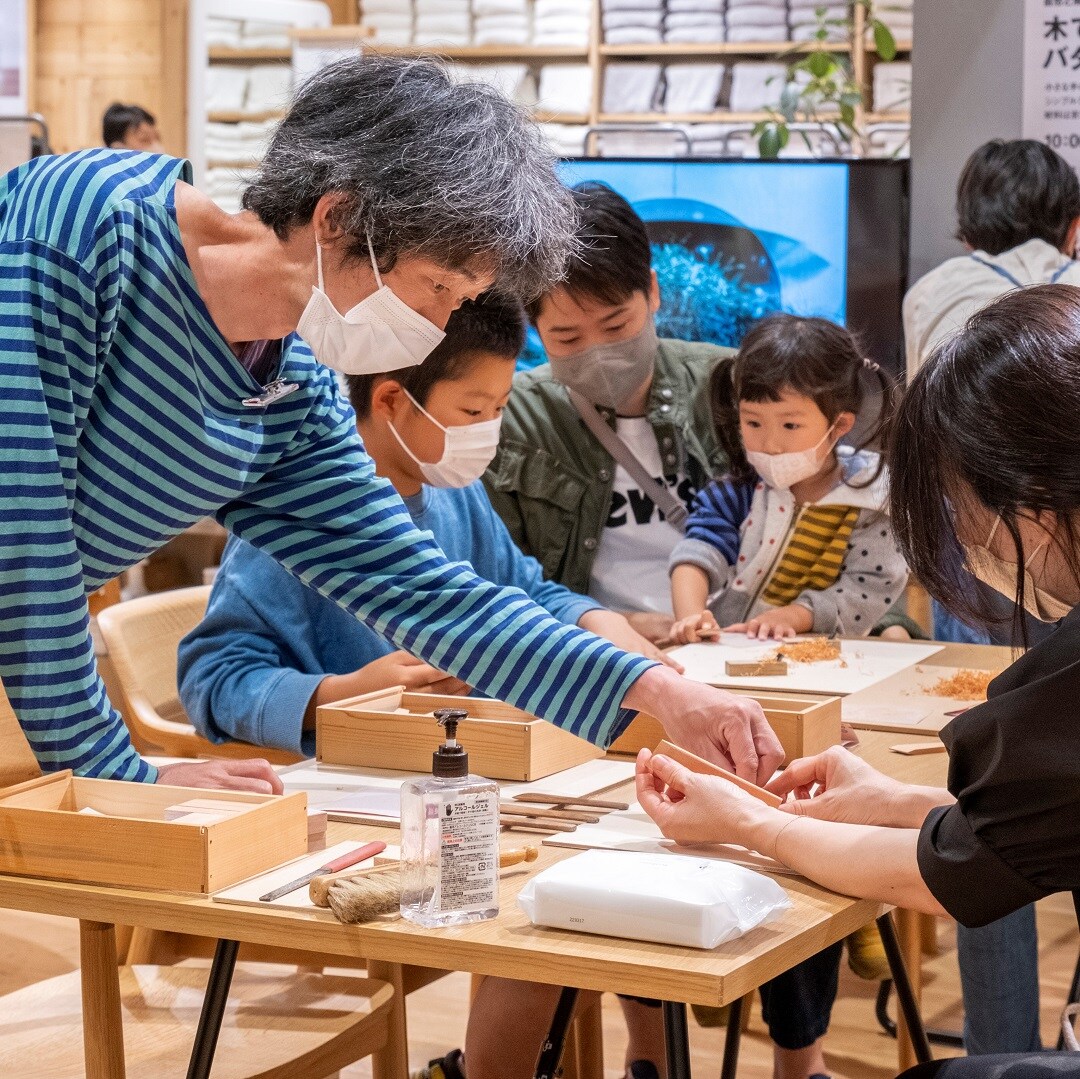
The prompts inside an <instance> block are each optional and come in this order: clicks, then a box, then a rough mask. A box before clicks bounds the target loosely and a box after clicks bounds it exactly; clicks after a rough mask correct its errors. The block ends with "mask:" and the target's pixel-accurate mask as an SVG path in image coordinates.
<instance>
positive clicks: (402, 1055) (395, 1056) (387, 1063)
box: [367, 959, 409, 1079]
mask: <svg viewBox="0 0 1080 1079" xmlns="http://www.w3.org/2000/svg"><path fill="white" fill-rule="evenodd" d="M367 971H368V977H371V978H376V979H377V980H379V981H381V982H389V983H390V985H392V986H393V987H394V999H393V1000H392V1001H391V1002H390V1037H389V1038H387V1040H386V1045H384V1046H383V1047H382V1048H381V1049H380V1050H378V1052H376V1053H374V1054H373V1055H372V1058H371V1073H372V1076H373V1079H408V1076H409V1031H408V1024H407V1023H406V1020H405V985H404V979H403V978H402V974H401V965H400V964H399V963H383V962H378V961H376V960H373V959H369V960H368V965H367Z"/></svg>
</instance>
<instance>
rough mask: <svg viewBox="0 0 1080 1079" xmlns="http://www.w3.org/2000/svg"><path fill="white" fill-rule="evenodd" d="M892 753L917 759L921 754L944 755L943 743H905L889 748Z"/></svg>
mask: <svg viewBox="0 0 1080 1079" xmlns="http://www.w3.org/2000/svg"><path fill="white" fill-rule="evenodd" d="M889 749H891V750H892V751H893V752H894V753H903V754H904V756H905V757H918V756H921V755H922V754H923V753H944V752H945V743H944V742H905V743H903V744H901V745H898V746H889Z"/></svg>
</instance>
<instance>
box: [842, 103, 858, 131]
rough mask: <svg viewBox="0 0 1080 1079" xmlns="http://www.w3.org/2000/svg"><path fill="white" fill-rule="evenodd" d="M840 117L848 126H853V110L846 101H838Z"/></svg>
mask: <svg viewBox="0 0 1080 1079" xmlns="http://www.w3.org/2000/svg"><path fill="white" fill-rule="evenodd" d="M840 119H841V120H843V122H844V123H845V124H846V125H847V126H848V127H850V128H854V127H855V110H854V108H852V106H851V105H849V104H847V102H841V103H840Z"/></svg>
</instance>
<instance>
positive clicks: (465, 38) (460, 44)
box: [413, 30, 472, 49]
mask: <svg viewBox="0 0 1080 1079" xmlns="http://www.w3.org/2000/svg"><path fill="white" fill-rule="evenodd" d="M413 44H414V45H420V46H426V47H428V48H432V49H434V48H444V49H460V48H464V47H465V46H467V45H471V44H472V31H471V30H470V31H469V32H468V33H467V34H462V33H453V32H451V31H449V30H443V31H441V32H439V33H429V34H422V33H421V32H420V31H419V30H417V31H414V33H413Z"/></svg>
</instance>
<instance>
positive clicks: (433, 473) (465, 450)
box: [390, 387, 502, 487]
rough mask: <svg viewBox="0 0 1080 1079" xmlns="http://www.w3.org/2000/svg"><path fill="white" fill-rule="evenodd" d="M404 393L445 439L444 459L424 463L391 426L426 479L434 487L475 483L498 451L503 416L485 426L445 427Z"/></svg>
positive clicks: (401, 444)
mask: <svg viewBox="0 0 1080 1079" xmlns="http://www.w3.org/2000/svg"><path fill="white" fill-rule="evenodd" d="M402 392H403V393H404V394H405V396H406V397H408V399H409V400H410V401H412V403H413V404H414V405H415V406H416V407H417V409H419V410H420V412H422V413H423V414H424V415H425V416H426V417H427V418H428V419H429V420H431V422H432V423H433V424H435V426H436V427H438V429H439V430H440V431H442V432H443V434H444V436H445V441H444V444H443V453H442V457H440V458H439V460H438V461H436V462H434V463H431V462H429V461H421V460H420V458H419V457H417V456H416V454H415V453H413V451H412V450H410V449H409V447H408V446H407V445H405V439H403V438H402V437H401V435H400V434H399V433H398V431H397V428H396V427H394V425H393V424H390V430H391V431H392V432H393V434H394V438H396V439H397V440H398V443H399V445H400V446H401V448H402V449H403V450H404V451H405V452H406V453H407V454H408V455H409V456H410V457H411V458H412V459H413V460H414V461H415V462H416V463H417V465H419V466H420V472H421V473H422V474H423V477H424V479H425V480H426V481H427V482H428V483H430V484H431V486H432V487H468V486H469V484H470V483H475V482H476V481H477V480H478V479H479V478H480V477H481V476H482V475H483V474H484V472H485V471H487V466H488V465H490V464H491V462H492V461H493V460H494V458H495V453H496V451H497V450H498V448H499V430H500V428H501V427H502V417H501V416H500V417H499V418H498V419H494V420H485V421H484V422H483V423H467V424H463V425H462V426H460V427H444V426H443V425H442V424H441V423H439V421H438V420H437V419H435V417H434V416H432V414H431V413H430V412H428V411H427V409H425V408H424V406H423V405H421V404H420V402H419V401H417V400H416V398H415V397H413V395H412V394H411V393H409V391H408V390H406V389H405V388H404V387H402Z"/></svg>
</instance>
